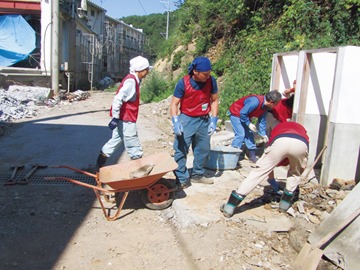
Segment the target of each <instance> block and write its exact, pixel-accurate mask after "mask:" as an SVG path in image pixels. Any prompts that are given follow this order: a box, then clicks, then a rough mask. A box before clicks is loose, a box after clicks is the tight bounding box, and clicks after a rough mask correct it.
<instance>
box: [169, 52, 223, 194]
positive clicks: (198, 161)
mask: <svg viewBox="0 0 360 270" xmlns="http://www.w3.org/2000/svg"><path fill="white" fill-rule="evenodd" d="M210 73H211V62H210V60H209V59H208V58H206V57H197V58H195V59H194V60H193V62H192V63H191V64H190V66H189V68H188V75H186V76H184V77H183V78H182V79H180V80H179V81H178V83H177V84H176V87H175V90H174V95H173V98H172V101H171V104H170V113H171V116H172V122H173V130H174V134H175V140H174V150H175V153H174V159H175V161H176V162H177V164H178V168H177V169H176V170H174V174H175V176H176V184H177V186H178V187H180V188H182V189H184V188H187V187H189V186H190V185H191V183H202V184H213V183H214V181H213V180H212V179H211V178H206V177H205V176H204V173H205V169H204V166H205V163H206V159H207V157H208V155H209V152H210V137H211V135H212V134H213V133H214V132H215V130H216V124H217V121H218V117H217V116H218V107H219V104H218V103H219V96H218V88H217V83H216V80H215V78H214V77H212V76H211V75H210ZM190 146H191V147H192V150H193V154H194V161H193V168H192V170H191V173H190V172H189V170H188V169H187V167H186V161H187V155H188V153H189V149H190ZM190 178H191V181H190Z"/></svg>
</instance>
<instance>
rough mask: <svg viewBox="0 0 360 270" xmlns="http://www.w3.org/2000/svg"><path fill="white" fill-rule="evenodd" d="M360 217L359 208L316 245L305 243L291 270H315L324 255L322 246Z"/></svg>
mask: <svg viewBox="0 0 360 270" xmlns="http://www.w3.org/2000/svg"><path fill="white" fill-rule="evenodd" d="M358 215H360V208H358V209H357V210H356V211H355V212H354V213H352V214H351V215H350V216H349V217H348V218H346V219H345V220H343V222H341V223H340V224H338V226H335V229H334V230H331V231H330V232H328V233H327V234H326V235H325V236H324V237H323V238H321V239H320V240H319V242H318V243H317V244H316V245H311V244H309V243H305V244H304V246H303V247H302V249H301V250H300V253H299V254H298V256H297V257H296V259H295V262H294V265H293V268H292V269H294V270H315V269H316V268H317V266H318V264H319V261H320V260H321V257H322V255H323V253H324V249H321V248H323V246H324V245H325V244H326V243H327V242H329V241H330V240H331V239H332V238H333V237H334V236H335V235H336V234H337V233H339V232H340V231H342V230H343V229H344V228H345V227H346V226H348V225H349V224H350V223H351V222H352V221H353V220H354V219H356V218H357V216H358Z"/></svg>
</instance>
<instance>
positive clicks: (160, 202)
mask: <svg viewBox="0 0 360 270" xmlns="http://www.w3.org/2000/svg"><path fill="white" fill-rule="evenodd" d="M174 187H175V181H174V180H169V179H164V178H161V179H160V180H159V181H157V182H156V183H155V184H153V185H152V186H151V187H150V188H149V189H150V191H149V190H148V189H144V190H142V192H141V199H142V201H143V203H144V205H145V206H146V207H147V208H149V209H151V210H163V209H165V208H168V207H169V206H170V205H171V204H172V202H173V201H174V196H175V192H174V191H170V190H171V189H174Z"/></svg>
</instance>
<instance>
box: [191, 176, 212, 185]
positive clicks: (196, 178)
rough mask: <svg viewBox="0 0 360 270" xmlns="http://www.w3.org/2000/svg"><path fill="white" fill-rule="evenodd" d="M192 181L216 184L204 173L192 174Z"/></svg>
mask: <svg viewBox="0 0 360 270" xmlns="http://www.w3.org/2000/svg"><path fill="white" fill-rule="evenodd" d="M191 183H199V184H208V185H211V184H214V180H212V179H210V178H206V177H205V176H203V175H194V176H191Z"/></svg>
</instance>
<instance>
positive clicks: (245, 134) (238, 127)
mask: <svg viewBox="0 0 360 270" xmlns="http://www.w3.org/2000/svg"><path fill="white" fill-rule="evenodd" d="M230 122H231V125H232V128H233V130H234V134H235V136H234V139H233V141H232V143H231V146H232V147H236V148H240V149H241V148H242V145H243V143H245V145H246V147H247V149H248V150H255V149H256V144H255V140H254V133H253V132H252V131H251V130H250V129H249V127H248V126H247V125H246V124H245V123H244V122H241V121H240V117H237V116H234V115H232V114H231V115H230Z"/></svg>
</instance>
